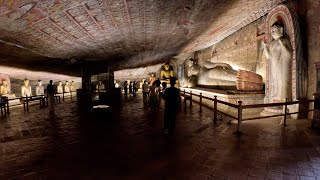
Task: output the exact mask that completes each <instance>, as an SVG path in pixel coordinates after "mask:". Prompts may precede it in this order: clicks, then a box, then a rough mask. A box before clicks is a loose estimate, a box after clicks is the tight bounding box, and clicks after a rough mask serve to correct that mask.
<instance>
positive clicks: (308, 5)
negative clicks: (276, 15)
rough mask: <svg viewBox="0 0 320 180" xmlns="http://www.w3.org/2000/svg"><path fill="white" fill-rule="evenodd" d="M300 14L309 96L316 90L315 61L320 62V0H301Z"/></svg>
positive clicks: (311, 96)
mask: <svg viewBox="0 0 320 180" xmlns="http://www.w3.org/2000/svg"><path fill="white" fill-rule="evenodd" d="M298 5H299V8H297V10H298V14H299V17H300V19H299V20H300V21H299V23H300V27H301V34H302V37H303V38H302V41H303V48H304V53H305V56H306V58H307V60H308V81H309V82H308V98H310V99H311V98H313V94H314V93H315V92H316V84H317V73H316V67H315V63H320V51H319V49H320V41H319V39H320V1H319V0H299V4H298Z"/></svg>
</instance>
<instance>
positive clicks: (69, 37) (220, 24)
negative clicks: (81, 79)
mask: <svg viewBox="0 0 320 180" xmlns="http://www.w3.org/2000/svg"><path fill="white" fill-rule="evenodd" d="M281 2H284V0H268V1H266V0H232V1H225V0H175V1H172V0H72V1H70V0H2V1H0V40H2V41H7V42H9V43H14V44H17V45H18V46H23V47H25V48H26V49H29V50H30V51H32V52H37V53H39V54H41V55H43V56H46V57H52V58H61V59H70V58H72V57H75V58H77V59H82V60H88V61H93V60H94V61H99V60H100V61H108V60H112V59H119V57H120V58H123V59H126V60H127V61H126V63H125V64H122V66H123V67H129V66H138V65H142V64H145V63H153V62H156V61H159V60H161V59H166V58H169V57H170V56H172V55H175V54H179V53H186V52H187V53H189V52H193V51H196V50H200V49H203V48H206V47H208V46H211V45H213V44H215V43H217V42H219V41H220V40H222V39H223V38H225V37H227V36H229V35H230V34H232V33H234V32H235V31H237V30H239V29H240V28H242V27H244V26H246V25H247V24H249V23H251V22H252V21H254V20H256V19H258V18H260V17H261V16H264V15H265V14H266V13H268V11H269V10H270V9H271V8H272V7H274V6H275V5H277V4H279V3H281ZM113 63H115V62H113Z"/></svg>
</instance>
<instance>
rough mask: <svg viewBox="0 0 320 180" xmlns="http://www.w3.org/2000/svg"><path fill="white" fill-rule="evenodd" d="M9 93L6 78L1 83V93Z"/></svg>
mask: <svg viewBox="0 0 320 180" xmlns="http://www.w3.org/2000/svg"><path fill="white" fill-rule="evenodd" d="M8 94H9V90H8V82H7V81H6V80H3V81H2V84H1V85H0V95H1V96H6V95H8Z"/></svg>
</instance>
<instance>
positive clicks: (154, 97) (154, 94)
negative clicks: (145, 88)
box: [149, 82, 159, 110]
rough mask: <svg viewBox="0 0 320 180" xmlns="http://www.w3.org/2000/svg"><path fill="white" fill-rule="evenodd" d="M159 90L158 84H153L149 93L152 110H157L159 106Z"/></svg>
mask: <svg viewBox="0 0 320 180" xmlns="http://www.w3.org/2000/svg"><path fill="white" fill-rule="evenodd" d="M158 98H159V97H158V88H157V87H156V84H155V83H154V82H153V84H152V86H151V87H150V93H149V105H150V108H151V110H156V107H157V106H158Z"/></svg>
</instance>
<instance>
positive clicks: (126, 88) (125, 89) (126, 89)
mask: <svg viewBox="0 0 320 180" xmlns="http://www.w3.org/2000/svg"><path fill="white" fill-rule="evenodd" d="M123 89H124V95H128V82H127V81H124V83H123Z"/></svg>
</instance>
